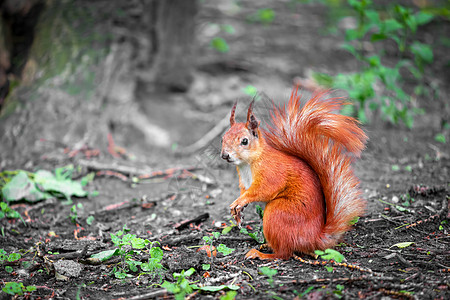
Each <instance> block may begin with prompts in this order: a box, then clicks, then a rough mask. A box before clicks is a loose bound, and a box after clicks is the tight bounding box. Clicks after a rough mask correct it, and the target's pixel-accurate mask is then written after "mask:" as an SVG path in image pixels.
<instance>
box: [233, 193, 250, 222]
mask: <svg viewBox="0 0 450 300" xmlns="http://www.w3.org/2000/svg"><path fill="white" fill-rule="evenodd" d="M246 206H247V204H244V203H242V202H241V201H240V200H239V198H238V199H236V200H235V201H234V202H233V203H231V205H230V209H231V215H232V216H233V218H234V220H235V221H236V224H237V225H238V226H239V227H241V221H242V219H243V216H241V213H242V211H243V210H244V208H245V207H246Z"/></svg>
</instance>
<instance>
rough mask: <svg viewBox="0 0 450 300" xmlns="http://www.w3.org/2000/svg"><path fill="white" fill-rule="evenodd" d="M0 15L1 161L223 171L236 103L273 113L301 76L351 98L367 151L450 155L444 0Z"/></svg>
mask: <svg viewBox="0 0 450 300" xmlns="http://www.w3.org/2000/svg"><path fill="white" fill-rule="evenodd" d="M0 8H1V22H0V107H1V118H0V145H1V146H0V147H1V152H0V161H1V163H0V168H17V167H23V166H26V165H27V164H28V166H33V164H35V163H36V161H38V160H41V159H42V157H43V155H44V156H45V157H47V158H48V157H51V158H52V159H53V160H54V161H56V162H57V161H58V159H61V158H60V157H59V156H58V155H59V154H60V153H61V151H63V149H66V150H64V151H66V152H67V151H70V150H75V151H78V150H80V149H94V148H95V149H100V153H106V152H107V150H108V149H109V150H111V148H114V147H115V148H114V149H113V154H111V155H113V156H115V155H117V156H120V157H122V158H123V159H125V160H129V161H139V162H145V163H146V164H149V165H152V166H161V165H173V164H182V163H186V162H190V161H194V162H198V161H207V162H208V163H211V164H214V163H217V164H221V163H222V162H219V161H218V159H216V156H217V155H218V153H219V150H220V136H221V134H222V133H223V132H224V131H225V130H226V128H227V126H228V121H227V118H228V114H229V110H230V108H231V106H232V104H233V102H234V101H236V100H240V106H239V108H238V110H239V111H240V114H241V115H242V113H243V110H244V109H245V106H246V105H247V103H248V102H249V101H250V99H251V98H252V97H256V99H257V100H262V101H260V103H261V104H257V105H256V106H257V112H258V109H259V111H260V114H262V115H263V114H264V111H265V109H264V108H265V107H267V104H268V103H270V101H272V100H273V101H275V102H284V101H287V99H288V97H289V93H290V90H291V88H292V87H293V86H295V85H299V86H300V88H302V90H303V93H304V94H305V95H307V94H308V93H310V92H314V91H316V90H320V89H329V88H331V89H333V90H336V93H337V94H338V95H344V96H346V97H348V98H349V100H350V101H351V103H352V104H353V105H348V106H347V107H346V108H345V109H344V111H343V113H345V114H349V115H354V116H355V117H358V118H359V120H360V121H361V122H362V123H363V124H364V125H365V126H366V130H367V131H368V132H369V136H370V138H371V142H370V144H369V153H370V151H371V153H374V154H377V155H379V156H380V157H382V158H386V157H388V158H390V157H393V156H396V155H398V154H399V153H403V154H405V153H406V154H405V155H408V153H410V152H408V151H412V152H413V154H412V155H416V154H417V153H419V154H420V155H422V156H425V155H428V156H429V157H436V156H439V157H442V156H444V157H445V156H447V157H448V138H449V116H450V108H449V101H448V96H449V85H448V82H449V76H450V75H449V72H448V67H449V62H450V60H449V55H448V52H449V46H450V36H449V32H450V31H449V28H450V26H449V24H450V23H449V16H450V12H449V5H448V1H427V0H410V1H406V0H405V1H383V0H380V1H370V0H363V1H357V0H309V1H300V0H297V1H296V0H285V1H274V0H272V1H271V0H264V1H251V0H240V1H238V0H225V1H224V0H221V1H219V0H208V1H206V0H203V1H202V0H183V1H176V0H147V1H144V0H130V1H117V0H116V1H102V0H96V1H92V0H76V1H75V0H61V1H56V0H3V1H1V2H0ZM238 114H239V112H238ZM261 118H264V117H261ZM430 145H431V146H430ZM446 149H447V150H446ZM405 151H406V152H405ZM110 153H111V151H110ZM114 153H115V154H114ZM91 154H92V153H91Z"/></svg>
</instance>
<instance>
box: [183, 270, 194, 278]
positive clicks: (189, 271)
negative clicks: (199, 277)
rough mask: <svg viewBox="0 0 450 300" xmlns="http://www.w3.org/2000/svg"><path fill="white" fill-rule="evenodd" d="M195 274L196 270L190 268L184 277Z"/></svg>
mask: <svg viewBox="0 0 450 300" xmlns="http://www.w3.org/2000/svg"><path fill="white" fill-rule="evenodd" d="M194 272H195V269H194V268H190V269H189V270H187V271H185V272H184V277H189V276H191V275H192V274H194Z"/></svg>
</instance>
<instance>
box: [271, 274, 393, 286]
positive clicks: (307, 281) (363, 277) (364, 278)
mask: <svg viewBox="0 0 450 300" xmlns="http://www.w3.org/2000/svg"><path fill="white" fill-rule="evenodd" d="M368 280H372V281H379V280H383V281H394V280H396V279H395V278H394V277H386V276H376V277H375V276H367V275H361V276H358V277H338V278H312V279H294V280H282V281H277V283H280V284H289V283H297V284H313V283H318V284H321V283H334V282H353V281H368Z"/></svg>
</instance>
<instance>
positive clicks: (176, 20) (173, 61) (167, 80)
mask: <svg viewBox="0 0 450 300" xmlns="http://www.w3.org/2000/svg"><path fill="white" fill-rule="evenodd" d="M147 8H148V9H147V14H148V17H149V20H148V24H149V25H150V26H149V27H150V30H149V35H150V40H151V49H150V51H151V55H150V56H149V57H150V61H149V66H144V68H145V69H146V70H144V71H143V72H141V75H143V76H140V81H141V84H144V85H146V88H145V89H146V90H147V91H148V90H150V91H154V92H167V91H170V92H185V91H186V90H188V88H189V86H190V84H191V82H192V79H193V76H192V72H193V69H194V66H195V63H194V51H195V50H194V45H195V16H196V14H197V11H198V6H197V0H152V1H149V2H148V4H147ZM147 70H148V71H147Z"/></svg>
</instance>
